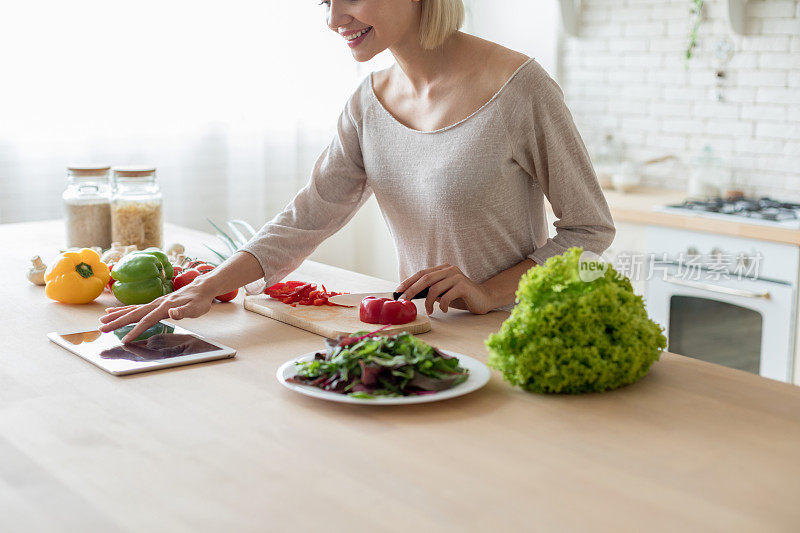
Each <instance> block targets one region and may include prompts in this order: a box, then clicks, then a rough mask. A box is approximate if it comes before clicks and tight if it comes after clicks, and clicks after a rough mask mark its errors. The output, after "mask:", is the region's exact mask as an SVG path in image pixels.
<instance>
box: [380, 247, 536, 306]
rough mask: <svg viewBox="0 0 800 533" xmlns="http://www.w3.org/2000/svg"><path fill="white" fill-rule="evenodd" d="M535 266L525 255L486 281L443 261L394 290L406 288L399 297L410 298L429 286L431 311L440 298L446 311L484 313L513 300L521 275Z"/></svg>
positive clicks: (511, 302)
mask: <svg viewBox="0 0 800 533" xmlns="http://www.w3.org/2000/svg"><path fill="white" fill-rule="evenodd" d="M534 266H536V263H535V262H534V261H533V260H532V259H524V260H522V261H521V262H519V263H517V264H516V265H514V266H512V267H510V268H507V269H506V270H503V271H502V272H500V273H499V274H496V275H495V276H493V277H491V278H489V279H488V280H486V281H484V282H483V283H475V282H474V281H472V280H471V279H469V278H468V277H467V276H466V275H464V273H463V272H461V269H460V268H458V267H457V266H453V265H448V264H444V265H439V266H435V267H432V268H428V269H425V270H421V271H419V272H417V273H416V274H414V275H413V276H411V277H410V278H408V279H407V280H405V281H404V282H403V283H401V284H400V286H399V287H397V289H395V292H403V294H402V295H401V296H400V298H408V297H410V296H414V295H415V294H417V293H418V292H419V291H421V290H422V289H424V288H425V287H429V288H428V296H427V298H425V311H426V312H427V313H428V314H429V315H430V314H432V313H433V305H434V303H436V302H437V301H438V302H439V308H440V309H441V310H442V311H443V312H445V313H446V312H447V310H448V309H449V308H450V307H453V308H455V309H465V310H467V311H469V312H471V313H475V314H476V315H483V314H486V313H488V312H489V311H491V310H492V309H496V308H498V307H502V306H504V305H508V304H513V303H514V301H515V299H516V296H515V295H516V292H517V285H519V280H520V278H521V277H522V275H523V274H524V273H525V272H527V271H528V270H530V269H531V268H532V267H534Z"/></svg>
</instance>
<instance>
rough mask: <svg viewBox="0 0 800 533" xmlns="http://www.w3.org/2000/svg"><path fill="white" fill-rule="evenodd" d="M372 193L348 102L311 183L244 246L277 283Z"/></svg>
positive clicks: (266, 279)
mask: <svg viewBox="0 0 800 533" xmlns="http://www.w3.org/2000/svg"><path fill="white" fill-rule="evenodd" d="M371 194H372V191H371V189H370V188H369V186H368V185H367V175H366V172H365V171H364V163H363V159H362V155H361V143H360V140H359V134H358V130H357V129H356V126H355V122H354V120H353V117H352V115H351V112H350V102H348V105H347V106H345V109H344V110H343V111H342V114H341V115H340V117H339V123H338V129H337V133H336V135H335V136H334V138H333V140H332V141H331V143H330V145H329V146H328V147H327V148H326V149H325V151H324V152H323V153H322V155H321V156H320V157H319V159H318V160H317V162H316V164H315V166H314V170H313V171H312V173H311V179H310V180H309V182H308V184H306V185H305V187H303V188H302V189H301V190H300V192H298V193H297V195H296V196H295V197H294V199H293V200H292V201H291V203H289V205H288V206H286V208H285V209H284V210H283V212H281V213H280V214H278V215H277V216H276V217H275V218H273V219H272V220H270V221H269V222H267V223H266V224H265V225H264V226H263V227H262V228H261V229H260V230H259V231H258V233H257V234H256V235H255V236H254V237H253V238H252V239H251V240H250V241H249V242H248V243H247V244H245V245H244V246H243V247H242V248H241V249H240V250H242V251H245V252H249V253H250V254H252V255H253V256H255V258H256V259H257V260H258V262H259V263H260V264H261V267H262V268H263V270H264V281H265V282H266V283H267V285H271V284H273V283H276V282H277V281H280V280H281V279H282V278H283V277H285V276H286V275H287V274H289V273H290V272H292V271H294V270H295V269H296V268H297V267H298V266H300V264H301V263H302V262H303V260H304V259H305V258H306V257H308V256H309V255H310V254H311V253H312V252H313V251H314V250H315V249H316V248H317V246H319V245H320V244H321V243H322V241H324V240H325V239H327V238H328V237H330V236H331V235H333V234H334V233H336V232H337V231H338V230H339V229H341V228H342V227H343V226H344V225H345V224H347V222H348V221H349V220H350V219H351V218H352V217H353V215H355V213H356V212H357V211H358V209H359V208H360V207H361V206H362V205H363V204H364V202H366V201H367V200H368V199H369V197H370V195H371ZM248 290H249V292H252V287H251V286H248Z"/></svg>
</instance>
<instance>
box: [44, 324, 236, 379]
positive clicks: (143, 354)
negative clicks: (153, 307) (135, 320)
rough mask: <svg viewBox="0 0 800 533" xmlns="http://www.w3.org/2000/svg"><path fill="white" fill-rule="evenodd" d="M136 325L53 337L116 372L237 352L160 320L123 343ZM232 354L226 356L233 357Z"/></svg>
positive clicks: (55, 340)
mask: <svg viewBox="0 0 800 533" xmlns="http://www.w3.org/2000/svg"><path fill="white" fill-rule="evenodd" d="M133 327H134V325H129V326H125V327H122V328H120V329H117V330H114V331H112V332H108V333H103V332H101V331H99V330H89V331H81V332H77V333H66V334H63V333H53V334H51V335H50V336H51V340H53V341H54V342H56V343H57V344H59V345H61V346H63V347H64V348H67V349H68V350H69V351H71V352H73V353H75V354H76V355H79V356H81V357H83V358H84V359H86V360H88V361H91V362H93V363H95V364H96V365H98V366H100V367H102V368H104V369H105V370H108V371H109V372H112V373H115V374H117V373H122V372H124V373H128V372H129V371H130V370H133V369H135V368H137V367H140V368H143V369H145V368H153V367H154V366H158V367H163V366H174V365H166V364H165V363H166V362H167V361H172V362H174V363H175V364H180V362H182V361H186V362H199V361H200V360H207V359H208V358H205V357H203V354H206V355H209V356H210V355H212V354H213V355H223V352H224V351H225V350H228V351H229V352H232V353H235V352H233V350H230V349H229V348H227V347H225V346H222V345H218V344H212V343H210V342H208V341H206V340H203V339H202V338H200V337H198V336H197V335H194V334H193V333H191V332H189V331H187V330H185V329H183V328H180V327H177V326H174V325H172V324H168V323H165V322H159V323H157V324H156V325H155V326H153V327H151V328H150V329H148V330H146V331H145V332H144V333H142V334H141V335H139V337H137V338H136V340H134V341H133V342H129V343H128V344H123V343H122V338H123V337H124V336H125V335H126V334H127V333H128V332H129V331H130V330H131V329H133ZM232 353H231V354H228V355H224V356H227V357H230V356H231V355H232ZM137 363H138V364H137Z"/></svg>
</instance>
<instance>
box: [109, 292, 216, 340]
mask: <svg viewBox="0 0 800 533" xmlns="http://www.w3.org/2000/svg"><path fill="white" fill-rule="evenodd" d="M206 281H207V280H206V279H201V278H197V279H196V280H195V281H194V282H192V283H190V284H189V285H186V286H185V287H182V288H181V289H179V290H177V291H175V292H171V293H169V294H167V295H165V296H162V297H160V298H157V299H155V300H153V301H152V302H150V303H149V304H142V305H126V306H124V307H109V308H108V309H106V314H105V315H103V316H101V317H100V322H101V323H102V324H103V325H102V326H100V328H99V329H100V331H114V330H115V329H118V328H121V327H122V326H126V325H128V324H131V323H133V322H138V324H137V325H136V327H134V328H133V329H132V330H131V331H130V332H129V333H128V334H127V335H125V337H123V338H122V342H123V343H128V342H131V341H133V340H135V339H136V338H137V337H138V336H139V335H141V334H142V333H143V332H144V331H146V330H147V329H148V328H150V327H151V326H153V325H155V324H156V323H157V322H158V321H159V320H163V319H165V318H170V319H172V320H180V319H182V318H196V317H198V316H201V315H204V314H206V313H207V312H208V311H209V309H211V302H213V301H214V296H215V295H216V294H217V292H216V291H218V290H219V289H217V288H216V287H214V285H215V284H214V283H207V282H206Z"/></svg>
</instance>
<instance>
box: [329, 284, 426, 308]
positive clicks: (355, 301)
mask: <svg viewBox="0 0 800 533" xmlns="http://www.w3.org/2000/svg"><path fill="white" fill-rule="evenodd" d="M401 294H403V293H402V292H362V293H357V294H338V295H336V296H331V297H330V298H328V301H329V302H331V303H334V304H336V305H344V306H347V307H356V306H358V305H360V304H361V300H363V299H364V298H366V297H367V296H374V297H375V298H390V299H392V300H397V299H398V298H400V295H401ZM427 296H428V289H427V288H425V289H422V290H421V291H419V292H418V293H417V294H416V295H415V296H414V297H413V298H412V300H417V299H419V298H426V297H427Z"/></svg>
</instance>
